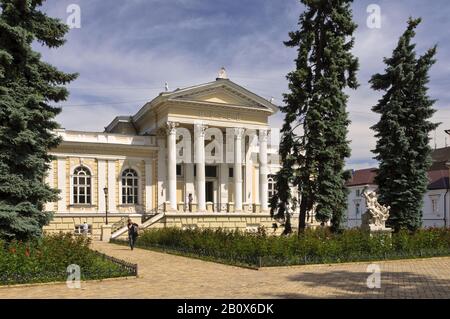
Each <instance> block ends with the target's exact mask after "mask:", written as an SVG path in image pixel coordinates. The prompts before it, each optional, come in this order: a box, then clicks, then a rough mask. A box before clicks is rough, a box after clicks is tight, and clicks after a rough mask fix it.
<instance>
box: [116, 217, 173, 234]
mask: <svg viewBox="0 0 450 319" xmlns="http://www.w3.org/2000/svg"><path fill="white" fill-rule="evenodd" d="M164 216H165V213H164V212H160V213H158V214H156V215H154V216H153V217H151V218H150V219H148V220H146V221H144V222H143V223H140V224H139V229H145V228H147V227H150V226H151V225H153V224H154V223H156V222H158V221H159V220H161V219H162V218H163V217H164ZM127 232H128V227H127V225H125V226H123V227H120V228H119V229H117V230H115V231H114V232H113V233H112V234H111V238H112V239H116V238H119V237H120V236H122V235H124V234H126V233H127Z"/></svg>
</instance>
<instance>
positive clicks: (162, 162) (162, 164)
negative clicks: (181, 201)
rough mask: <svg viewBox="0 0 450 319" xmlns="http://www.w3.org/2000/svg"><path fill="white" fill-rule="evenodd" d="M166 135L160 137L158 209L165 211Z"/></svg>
mask: <svg viewBox="0 0 450 319" xmlns="http://www.w3.org/2000/svg"><path fill="white" fill-rule="evenodd" d="M164 140H165V137H164V135H162V134H161V135H158V148H159V150H158V187H157V189H158V196H157V199H158V207H157V208H158V209H161V210H162V209H163V206H162V205H163V204H164V202H165V201H166V187H167V186H166V185H167V183H166V176H167V174H166V146H165V141H164Z"/></svg>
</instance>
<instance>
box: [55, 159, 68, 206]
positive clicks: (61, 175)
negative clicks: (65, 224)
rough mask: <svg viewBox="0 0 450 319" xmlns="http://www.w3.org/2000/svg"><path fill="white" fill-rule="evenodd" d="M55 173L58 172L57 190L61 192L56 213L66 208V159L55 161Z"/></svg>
mask: <svg viewBox="0 0 450 319" xmlns="http://www.w3.org/2000/svg"><path fill="white" fill-rule="evenodd" d="M57 172H58V188H59V190H60V191H61V193H60V195H59V196H60V197H59V200H58V212H62V211H65V210H66V209H67V207H66V196H67V191H66V159H65V158H61V157H58V159H57Z"/></svg>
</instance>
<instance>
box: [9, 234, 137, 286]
mask: <svg viewBox="0 0 450 319" xmlns="http://www.w3.org/2000/svg"><path fill="white" fill-rule="evenodd" d="M89 245H90V239H89V238H86V237H83V236H73V235H72V234H63V233H60V234H57V235H51V236H46V237H43V238H41V239H40V240H36V241H33V242H26V243H24V242H20V241H12V242H9V243H6V242H0V284H15V283H33V282H48V281H65V280H66V279H67V273H66V270H67V267H68V266H69V265H72V264H76V265H78V266H80V270H81V279H82V280H86V279H102V278H108V277H118V276H126V275H127V273H128V272H127V271H126V270H125V269H123V268H122V267H120V266H119V265H118V264H115V263H113V262H111V261H109V260H106V259H104V258H103V257H101V256H100V255H99V254H97V253H96V252H94V251H92V250H91V249H90V248H89Z"/></svg>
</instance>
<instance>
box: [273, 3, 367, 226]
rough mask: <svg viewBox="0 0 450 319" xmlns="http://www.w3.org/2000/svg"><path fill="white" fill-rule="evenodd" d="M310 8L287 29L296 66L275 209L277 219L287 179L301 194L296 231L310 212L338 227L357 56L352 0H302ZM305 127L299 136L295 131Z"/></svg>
mask: <svg viewBox="0 0 450 319" xmlns="http://www.w3.org/2000/svg"><path fill="white" fill-rule="evenodd" d="M301 2H302V3H303V4H304V5H305V6H306V9H305V11H304V12H303V13H302V14H301V15H300V19H299V26H300V29H299V30H298V31H294V32H290V33H289V37H290V40H289V41H286V42H285V45H286V46H288V47H296V48H297V50H298V56H297V59H296V60H295V62H296V70H294V71H292V72H291V73H289V74H288V75H287V79H288V80H289V90H290V93H288V94H285V95H284V102H285V104H286V105H285V106H283V107H282V108H281V111H282V112H283V113H285V119H284V125H283V127H282V130H281V134H282V137H281V143H280V156H281V160H282V161H283V168H282V169H281V170H280V172H279V173H278V174H277V177H276V180H277V185H276V189H277V195H276V196H275V197H274V198H273V199H272V202H271V212H272V214H273V215H275V216H276V217H279V218H283V216H284V215H285V214H286V212H285V209H286V207H287V206H288V205H289V201H291V202H292V195H290V194H286V193H288V192H289V187H288V186H289V185H291V186H297V187H298V190H299V194H300V195H301V196H300V197H301V202H300V220H299V229H300V230H303V229H304V228H305V224H306V221H305V219H306V214H307V211H309V210H311V209H312V208H314V209H315V211H316V219H317V220H319V221H320V222H323V223H326V222H328V221H331V223H332V228H333V229H334V230H338V229H339V228H340V227H341V221H342V218H343V215H344V212H345V210H346V206H347V205H346V202H347V192H346V189H345V187H344V185H345V181H346V179H347V178H348V173H347V172H345V171H344V165H345V158H347V157H349V156H350V148H349V142H348V140H347V127H348V125H349V123H350V121H349V119H348V114H347V112H346V104H347V99H348V96H347V95H346V94H345V93H344V89H346V88H351V89H356V88H357V86H358V84H357V80H356V72H357V70H358V67H359V66H358V60H357V59H356V58H355V57H354V56H353V55H352V53H351V49H352V48H353V44H354V39H353V37H352V36H353V33H354V31H355V29H356V27H357V26H356V24H355V23H354V22H353V20H352V10H351V4H352V2H353V1H352V0H301ZM298 131H301V132H302V133H301V135H299V134H298Z"/></svg>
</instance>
